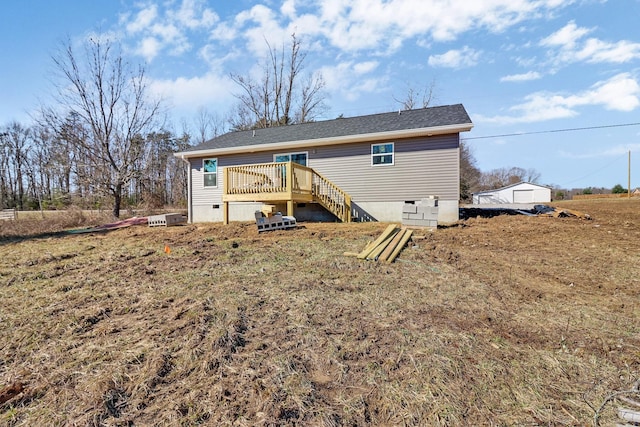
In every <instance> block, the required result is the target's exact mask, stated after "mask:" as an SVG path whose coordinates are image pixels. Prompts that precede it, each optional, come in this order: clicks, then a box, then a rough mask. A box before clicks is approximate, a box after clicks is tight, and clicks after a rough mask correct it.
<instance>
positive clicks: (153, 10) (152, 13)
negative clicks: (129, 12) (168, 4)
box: [122, 5, 158, 34]
mask: <svg viewBox="0 0 640 427" xmlns="http://www.w3.org/2000/svg"><path fill="white" fill-rule="evenodd" d="M157 17H158V7H157V6H156V5H149V6H147V7H145V8H144V9H142V10H140V11H139V12H138V13H137V14H136V16H135V18H134V19H133V20H132V21H129V22H126V24H125V28H126V30H127V32H128V33H131V34H135V33H138V32H140V31H143V30H145V29H147V28H148V27H149V26H150V25H151V23H152V22H153V21H155V20H156V18H157ZM127 18H128V17H127V16H123V17H122V19H124V20H125V21H126V20H127Z"/></svg>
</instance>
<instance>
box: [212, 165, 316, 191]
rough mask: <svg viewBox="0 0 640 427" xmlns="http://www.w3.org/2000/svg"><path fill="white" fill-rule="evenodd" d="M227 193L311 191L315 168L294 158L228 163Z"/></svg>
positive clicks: (226, 176)
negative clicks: (241, 163) (264, 161)
mask: <svg viewBox="0 0 640 427" xmlns="http://www.w3.org/2000/svg"><path fill="white" fill-rule="evenodd" d="M224 171H225V172H224V173H225V186H224V189H225V194H256V195H259V194H263V193H269V194H272V193H286V194H288V195H294V194H311V190H312V188H311V184H312V180H311V176H312V169H310V168H307V167H305V166H302V165H299V164H297V163H292V162H280V163H261V164H255V165H243V166H228V167H226V168H225V169H224Z"/></svg>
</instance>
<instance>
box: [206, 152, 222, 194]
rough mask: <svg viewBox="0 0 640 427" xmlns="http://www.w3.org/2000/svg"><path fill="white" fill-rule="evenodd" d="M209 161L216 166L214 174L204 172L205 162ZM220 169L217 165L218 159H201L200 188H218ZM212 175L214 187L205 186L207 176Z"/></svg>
mask: <svg viewBox="0 0 640 427" xmlns="http://www.w3.org/2000/svg"><path fill="white" fill-rule="evenodd" d="M207 160H209V161H214V162H215V165H216V170H215V172H207V171H206V170H205V162H206V161H207ZM219 168H220V164H219V163H218V158H217V157H207V158H204V159H202V186H203V187H204V188H218V169H219ZM212 175H214V176H215V177H216V178H215V179H216V185H207V176H212Z"/></svg>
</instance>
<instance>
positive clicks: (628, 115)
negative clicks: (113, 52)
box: [0, 0, 640, 188]
mask: <svg viewBox="0 0 640 427" xmlns="http://www.w3.org/2000/svg"><path fill="white" fill-rule="evenodd" d="M639 17H640V0H609V1H606V0H477V1H469V0H447V1H445V0H384V1H383V0H353V1H347V0H314V1H311V0H278V1H276V0H273V1H248V0H235V1H227V0H219V1H213V0H209V1H206V0H167V1H144V0H142V1H129V0H94V1H80V0H60V1H50V0H23V1H12V2H7V4H5V5H4V8H3V13H2V15H1V16H0V51H1V52H2V54H3V55H2V65H1V66H0V124H1V125H4V124H8V123H9V122H10V121H12V120H17V121H20V122H23V123H24V124H29V123H30V122H31V119H30V115H29V114H30V113H31V112H33V111H34V110H36V109H37V107H38V105H39V104H40V103H46V102H47V100H48V98H49V96H50V94H52V93H53V86H52V81H51V78H50V76H51V75H52V71H53V62H52V60H51V57H52V55H54V54H55V52H56V49H57V48H58V47H59V43H60V42H61V41H64V40H65V39H67V37H68V38H70V39H71V40H72V41H73V42H74V43H76V42H80V41H81V40H82V39H83V38H85V37H87V36H88V35H90V34H96V33H100V34H107V35H109V36H110V37H111V38H112V39H115V40H118V41H119V42H121V43H122V46H123V47H124V49H125V54H126V56H127V59H128V60H129V61H130V62H132V63H134V64H137V63H143V64H145V66H146V69H147V75H148V77H149V78H150V88H151V89H152V91H153V92H154V93H155V94H157V95H159V96H162V97H163V98H164V99H165V100H166V102H167V105H168V106H170V119H171V121H172V123H174V124H175V125H174V126H175V128H174V130H175V131H177V132H180V131H181V128H180V126H182V124H184V123H186V124H187V125H190V124H191V125H193V123H195V117H196V116H197V115H198V111H201V110H202V109H203V108H204V109H206V110H207V111H209V112H210V113H213V114H217V115H219V116H220V117H222V116H224V115H225V114H226V113H227V112H228V111H229V110H230V108H231V106H232V105H233V104H234V103H235V98H234V96H233V93H234V92H237V87H235V86H234V84H233V83H232V82H231V81H230V78H229V74H230V73H232V72H233V73H237V74H249V73H252V72H255V71H256V69H257V68H258V67H257V66H258V65H259V64H260V63H261V61H262V60H263V58H264V55H265V53H266V49H267V45H266V41H269V43H271V44H272V45H274V46H277V45H281V44H282V43H283V42H287V41H288V40H289V36H290V35H291V34H292V33H295V34H296V36H297V37H298V38H300V39H302V41H303V43H304V44H303V46H304V47H305V49H306V50H307V51H308V56H307V59H306V70H307V71H309V72H321V73H322V75H323V77H324V79H325V81H326V83H327V87H326V94H327V96H328V97H327V104H328V106H329V107H330V108H329V110H328V111H327V112H326V113H325V115H324V117H323V118H325V119H331V118H335V117H337V116H339V115H340V114H344V115H345V116H355V115H365V114H372V113H378V112H384V111H394V110H397V109H398V108H399V104H398V103H397V102H396V101H395V100H394V97H395V98H396V99H402V98H404V97H405V95H406V94H407V92H408V89H409V88H414V89H415V90H423V89H424V88H426V87H427V86H428V85H429V84H431V82H434V83H435V100H434V102H433V105H436V104H438V105H442V104H455V103H462V104H464V105H465V107H466V109H467V111H468V112H469V114H470V116H471V118H472V120H473V122H474V123H475V127H474V129H473V130H472V131H471V132H469V133H466V134H464V137H465V138H468V140H467V142H468V143H469V144H470V146H471V147H472V149H473V153H474V156H475V157H476V159H477V161H478V166H479V167H480V169H482V170H483V171H489V170H491V169H495V168H502V167H511V166H517V167H522V168H525V169H528V168H533V169H536V170H537V171H538V172H540V173H541V179H540V183H542V184H553V185H557V186H560V187H563V188H574V187H587V186H594V187H600V186H602V187H609V188H610V187H612V186H614V185H615V184H618V183H619V184H622V185H623V186H625V187H626V185H627V159H628V155H627V153H628V152H629V151H631V159H632V165H631V170H632V174H631V175H632V176H631V186H632V188H635V187H637V186H640V126H639V125H630V126H626V125H629V124H634V123H640V29H638V18H639ZM614 125H615V126H614ZM617 125H625V126H617ZM581 128H593V129H585V130H576V131H561V130H566V129H581ZM546 131H554V132H546ZM555 131H561V132H555ZM511 134H518V135H517V136H500V135H511Z"/></svg>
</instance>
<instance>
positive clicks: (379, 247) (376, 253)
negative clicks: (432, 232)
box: [344, 224, 413, 264]
mask: <svg viewBox="0 0 640 427" xmlns="http://www.w3.org/2000/svg"><path fill="white" fill-rule="evenodd" d="M412 233H413V230H408V229H406V228H404V227H398V225H396V224H391V225H389V226H388V227H387V228H386V230H384V232H383V233H382V234H381V235H380V237H378V238H377V239H376V240H374V241H373V242H371V243H369V244H368V245H367V246H366V247H365V248H364V249H363V250H362V252H360V253H355V252H345V253H344V255H346V256H355V257H357V258H358V259H367V260H372V261H379V262H384V263H386V264H390V263H392V262H393V261H394V260H395V259H396V258H397V256H398V255H399V254H400V251H402V248H404V246H405V245H406V244H407V242H408V241H409V239H410V238H411V234H412Z"/></svg>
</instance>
